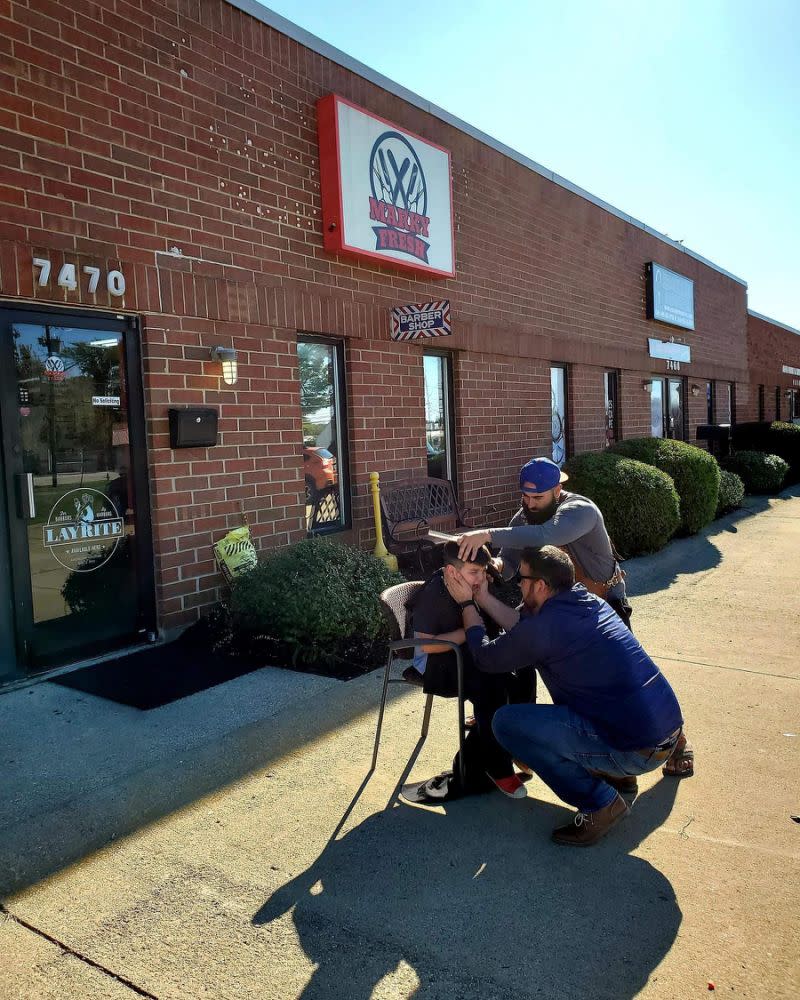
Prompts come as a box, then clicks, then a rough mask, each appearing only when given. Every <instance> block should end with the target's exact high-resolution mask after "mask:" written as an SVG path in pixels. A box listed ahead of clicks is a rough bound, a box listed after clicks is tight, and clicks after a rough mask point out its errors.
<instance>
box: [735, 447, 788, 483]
mask: <svg viewBox="0 0 800 1000" xmlns="http://www.w3.org/2000/svg"><path fill="white" fill-rule="evenodd" d="M720 465H721V466H722V467H723V469H727V470H728V472H735V473H736V475H737V476H740V477H741V479H742V482H743V483H744V488H745V490H746V491H747V492H748V493H777V492H778V490H780V488H781V486H782V484H783V480H784V478H785V477H786V473H787V471H788V469H789V464H788V462H784V460H783V459H782V458H780V457H779V456H778V455H767V454H765V453H764V452H763V451H737V452H735V454H733V455H728V457H727V458H723V459H722V461H721V462H720Z"/></svg>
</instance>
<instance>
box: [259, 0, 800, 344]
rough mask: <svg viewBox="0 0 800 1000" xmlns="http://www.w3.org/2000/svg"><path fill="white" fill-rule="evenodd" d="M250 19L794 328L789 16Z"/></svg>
mask: <svg viewBox="0 0 800 1000" xmlns="http://www.w3.org/2000/svg"><path fill="white" fill-rule="evenodd" d="M265 6H267V7H269V8H271V9H272V10H274V11H276V12H277V13H278V14H281V15H283V16H284V17H286V18H288V19H289V20H290V21H293V22H294V23H295V24H298V25H300V26H301V27H303V28H305V29H306V30H307V31H310V32H311V33H312V34H314V35H317V36H318V37H319V38H321V39H323V40H324V41H326V42H328V43H329V44H331V45H334V46H335V47H336V48H338V49H341V50H342V51H343V52H346V53H347V54H348V55H350V56H352V57H353V58H355V59H358V60H359V61H360V62H363V63H365V64H366V65H367V66H369V67H371V68H372V69H374V70H377V71H378V72H379V73H382V74H383V75H384V76H386V77H388V78H389V79H390V80H393V81H395V82H396V83H399V84H402V85H403V86H404V87H407V88H408V89H409V90H411V91H413V92H414V93H416V94H418V95H420V96H421V97H423V98H425V99H426V100H428V101H431V102H432V103H434V104H436V105H438V106H439V107H441V108H444V109H445V110H446V111H448V112H450V113H451V114H453V115H456V116H457V117H458V118H460V119H462V120H463V121H465V122H467V123H468V124H470V125H472V126H474V127H475V128H478V129H480V130H481V131H482V132H485V133H487V134H488V135H489V136H491V137H492V138H494V139H497V140H499V141H500V142H503V143H505V144H506V145H508V146H510V147H511V148H512V149H515V150H517V151H518V152H519V153H522V154H523V155H524V156H527V157H529V158H530V159H532V160H535V161H536V162H537V163H539V164H541V165H542V166H543V167H546V168H547V169H549V170H554V171H555V172H556V173H558V174H560V175H561V176H562V177H565V178H566V179H567V180H569V181H571V182H572V183H574V184H577V185H579V186H580V187H582V188H584V189H585V190H586V191H589V192H590V193H591V194H593V195H595V196H596V197H598V198H602V199H603V200H604V201H607V202H609V203H610V204H612V205H614V206H615V207H616V208H618V209H620V210H621V211H623V212H625V213H627V214H629V215H632V216H633V217H634V218H636V219H639V220H640V221H641V222H644V223H646V224H647V225H648V226H651V227H652V228H654V229H657V230H658V231H659V232H661V233H665V234H667V235H669V236H670V237H671V238H672V239H674V240H682V241H683V244H684V246H686V247H688V248H689V249H691V250H693V251H694V252H696V253H698V254H700V255H702V256H703V257H705V258H707V259H708V260H710V261H712V262H713V263H715V264H717V265H718V266H719V267H722V268H724V269H725V270H726V271H729V272H731V273H732V274H734V275H736V276H737V277H739V278H742V279H744V280H745V281H746V282H747V284H748V306H749V308H750V309H752V310H755V311H756V312H759V313H763V314H765V315H767V316H769V317H771V318H772V319H776V320H778V321H779V322H782V323H786V324H788V325H790V326H793V327H795V328H797V329H800V251H798V231H799V230H800V0H691V2H690V0H663V2H661V3H645V2H643V0H635V2H634V0H561V2H558V0H555V2H554V0H461V2H454V0H402V2H401V3H398V2H388V0H373V2H365V0H349V2H342V0H270V2H269V3H267V4H265Z"/></svg>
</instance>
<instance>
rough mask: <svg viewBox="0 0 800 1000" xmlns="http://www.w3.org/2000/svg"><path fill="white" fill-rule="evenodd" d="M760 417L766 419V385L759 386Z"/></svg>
mask: <svg viewBox="0 0 800 1000" xmlns="http://www.w3.org/2000/svg"><path fill="white" fill-rule="evenodd" d="M758 419H759V420H763V419H764V386H763V385H760V386H759V387H758Z"/></svg>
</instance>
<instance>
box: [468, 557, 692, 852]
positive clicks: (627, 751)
mask: <svg viewBox="0 0 800 1000" xmlns="http://www.w3.org/2000/svg"><path fill="white" fill-rule="evenodd" d="M519 581H520V589H521V591H522V599H523V609H522V612H521V614H519V613H517V612H516V611H513V610H512V609H511V608H508V607H506V606H505V605H503V604H501V603H500V602H499V601H497V600H496V599H495V598H494V597H492V596H491V594H489V592H488V589H487V588H486V586H485V585H483V586H481V587H480V588H478V590H477V591H473V594H468V591H467V588H466V587H461V586H460V585H459V584H458V583H457V582H456V583H455V584H454V585H453V587H452V588H451V593H452V594H453V597H454V599H455V600H456V601H459V602H466V601H468V598H469V597H472V596H474V598H475V600H476V601H477V605H478V606H479V607H480V612H483V613H486V614H488V615H490V616H491V617H492V618H494V620H495V621H496V622H498V624H499V625H501V626H502V627H503V628H504V629H505V630H506V632H505V634H503V635H501V636H499V637H498V638H497V639H494V640H491V641H490V640H489V639H488V638H487V636H486V630H485V627H484V623H483V619H482V617H481V613H480V612H479V610H478V607H476V606H475V604H470V603H465V604H464V606H463V612H462V616H463V620H462V624H463V626H464V629H465V632H466V637H467V644H468V647H469V649H470V650H471V651H472V655H473V659H474V661H475V664H476V666H477V667H478V668H479V669H480V670H481V671H483V672H485V673H487V674H503V673H505V672H507V671H510V670H514V669H515V668H516V667H518V666H520V665H522V664H526V663H536V665H537V669H538V671H539V675H540V676H541V678H542V680H543V681H544V683H545V685H546V687H547V689H548V691H549V692H550V695H551V697H552V699H553V704H552V705H536V704H528V705H506V706H503V707H501V708H499V709H498V711H497V713H496V714H495V716H494V721H493V731H494V734H495V736H496V737H497V739H498V741H499V743H500V744H501V745H502V746H503V747H504V748H505V749H506V750H507V751H508V752H509V753H510V754H511V755H512V757H513V758H514V759H515V760H516V761H520V762H522V763H524V764H526V765H527V766H528V767H529V768H530V769H531V770H532V771H533V772H534V773H536V774H538V775H539V777H540V778H541V779H542V780H543V781H544V782H545V783H546V784H547V785H549V786H550V788H552V790H553V791H554V792H555V793H556V795H558V796H559V798H561V799H563V800H564V801H565V802H568V803H569V804H570V805H573V806H575V807H576V808H577V810H578V813H577V815H576V816H575V817H574V820H573V822H572V823H570V824H569V825H567V826H563V827H560V828H559V829H557V830H554V831H553V840H555V841H556V843H559V844H568V845H571V846H574V847H588V846H589V845H591V844H594V843H596V842H597V841H598V840H599V839H600V838H601V837H602V836H604V835H605V834H606V833H607V832H608V831H609V830H610V829H611V827H612V826H614V825H615V824H616V823H617V822H618V821H619V820H620V819H622V818H623V817H625V816H627V814H628V813H629V811H630V809H629V806H628V804H627V802H626V801H625V799H623V798H622V796H621V795H620V791H622V792H623V794H625V793H631V794H634V795H635V793H636V776H637V775H639V774H644V773H646V772H648V771H654V770H655V769H656V768H657V767H658V766H659V765H660V764H662V763H663V762H664V761H665V760H666V759H667V758H668V757H669V755H670V754H671V753H672V751H673V750H674V748H675V744H676V743H677V741H678V739H679V738H680V736H681V731H682V726H683V719H682V717H681V710H680V706H679V705H678V701H677V698H676V697H675V694H674V692H673V690H672V688H671V687H670V685H669V682H668V681H667V679H666V678H665V677H664V675H663V674H662V673H661V671H660V670H659V669H658V667H657V666H656V665H655V663H654V662H653V661H652V660H651V659H650V657H649V656H648V655H647V653H645V651H644V649H642V646H641V644H640V643H639V641H638V640H637V639H636V638H635V636H633V635H632V634H631V632H630V631H629V630H628V628H627V627H626V626H625V625H624V623H623V622H622V621H621V619H620V618H619V617H618V616H617V614H616V613H615V611H614V610H613V609H612V608H611V607H610V606H609V605H608V604H606V602H605V601H604V600H602V599H601V598H599V597H596V596H595V595H594V594H590V593H589V592H588V591H587V590H586V588H585V587H583V586H582V585H581V584H575V571H574V568H573V565H572V562H571V560H570V558H569V556H568V555H566V554H565V553H564V552H562V551H561V550H560V549H557V548H555V547H554V546H552V545H545V546H544V547H543V548H541V549H525V550H524V551H523V553H522V557H521V560H520V569H519Z"/></svg>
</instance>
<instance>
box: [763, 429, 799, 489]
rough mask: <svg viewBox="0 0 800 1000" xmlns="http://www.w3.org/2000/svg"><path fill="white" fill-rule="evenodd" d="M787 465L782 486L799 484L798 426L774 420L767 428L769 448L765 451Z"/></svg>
mask: <svg viewBox="0 0 800 1000" xmlns="http://www.w3.org/2000/svg"><path fill="white" fill-rule="evenodd" d="M765 451H767V452H769V454H771V455H777V456H778V458H782V459H783V460H784V462H787V463H788V465H789V471H788V472H787V473H786V478H785V479H784V485H786V484H788V483H800V426H798V425H797V424H789V423H786V422H785V421H783V420H775V421H773V423H772V424H771V425H770V428H769V447H768V448H766V449H765Z"/></svg>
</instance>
